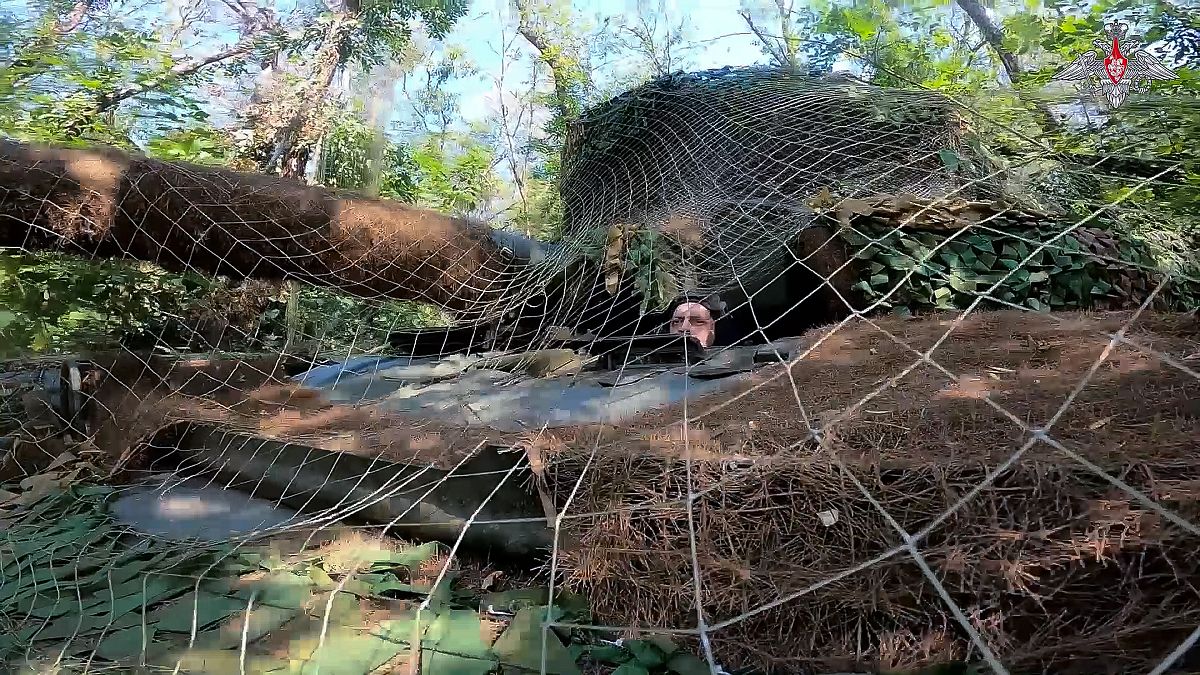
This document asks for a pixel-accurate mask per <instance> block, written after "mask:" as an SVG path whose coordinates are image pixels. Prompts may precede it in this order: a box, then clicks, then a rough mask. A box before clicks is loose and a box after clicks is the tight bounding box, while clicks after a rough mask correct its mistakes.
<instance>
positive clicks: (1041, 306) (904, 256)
mask: <svg viewBox="0 0 1200 675" xmlns="http://www.w3.org/2000/svg"><path fill="white" fill-rule="evenodd" d="M1061 231H1062V230H1061V228H1055V227H1052V226H1043V227H1040V228H1031V229H1027V230H1014V231H1011V232H1005V233H1003V234H1000V233H996V232H970V231H968V232H964V233H961V234H959V235H958V236H956V237H954V238H953V239H951V237H950V235H949V234H943V233H934V232H910V231H900V232H892V231H886V230H878V231H871V232H859V231H856V230H852V229H849V228H845V229H843V230H841V231H840V233H839V234H840V236H841V238H842V239H843V240H844V241H845V242H846V243H848V244H850V245H851V246H852V247H853V248H854V250H855V251H856V252H857V253H856V257H857V258H858V259H859V260H862V261H863V278H862V279H861V280H860V281H859V282H858V283H856V284H855V286H854V290H856V291H858V292H860V293H862V294H863V297H864V298H865V299H866V300H867V301H868V302H872V303H873V302H876V301H879V302H880V303H881V304H880V307H881V308H883V309H889V308H897V309H898V311H902V312H905V313H908V312H919V311H929V310H949V309H963V308H966V307H967V306H969V305H970V304H972V303H974V302H975V301H977V300H978V298H979V296H980V294H983V293H987V294H988V296H989V297H988V298H985V304H986V306H989V307H991V308H1000V307H1003V306H1009V307H1011V306H1020V307H1026V308H1030V309H1034V310H1038V311H1050V310H1072V309H1093V308H1106V307H1111V306H1121V305H1129V304H1135V305H1136V304H1139V303H1140V302H1141V301H1142V300H1143V299H1144V298H1145V297H1146V296H1147V294H1148V293H1149V291H1151V290H1152V288H1153V284H1154V283H1155V281H1156V279H1155V278H1154V276H1155V275H1153V274H1148V273H1147V270H1158V269H1161V265H1160V264H1159V263H1158V261H1157V260H1156V259H1155V257H1154V255H1153V253H1152V251H1151V250H1150V248H1149V247H1148V246H1146V245H1145V244H1142V243H1140V242H1137V241H1131V240H1124V241H1119V242H1118V252H1119V256H1117V257H1116V259H1115V260H1110V259H1106V258H1105V257H1101V256H1098V255H1096V254H1095V253H1094V252H1093V251H1091V250H1088V249H1087V248H1085V247H1084V246H1083V245H1082V244H1081V241H1080V240H1079V239H1078V238H1076V237H1074V236H1065V237H1061V238H1059V239H1055V237H1056V236H1058V235H1059V234H1060V233H1061ZM1052 240H1053V243H1052V244H1050V245H1049V246H1047V247H1046V248H1045V249H1044V250H1042V251H1038V252H1036V253H1035V250H1036V249H1037V248H1038V246H1039V245H1041V244H1042V243H1043V242H1051V241H1052ZM1027 258H1028V261H1027V260H1026V259H1027ZM1191 271H1192V274H1193V275H1195V273H1196V271H1197V270H1196V269H1193V270H1191ZM1195 279H1197V277H1195V276H1193V281H1190V282H1189V281H1181V282H1179V283H1177V284H1175V285H1172V286H1170V287H1168V288H1167V289H1166V291H1165V292H1164V293H1163V294H1162V295H1161V296H1160V297H1161V299H1162V301H1163V302H1162V303H1160V305H1159V306H1165V307H1168V308H1170V309H1174V310H1183V309H1189V308H1191V307H1195V306H1196V304H1197V302H1200V281H1197V280H1195ZM993 286H996V289H995V290H990V289H991V288H992V287H993ZM893 289H895V290H894V292H893Z"/></svg>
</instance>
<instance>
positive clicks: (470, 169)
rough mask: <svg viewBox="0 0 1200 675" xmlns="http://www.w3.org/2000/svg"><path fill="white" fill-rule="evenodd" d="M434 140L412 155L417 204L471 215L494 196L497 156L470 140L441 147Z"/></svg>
mask: <svg viewBox="0 0 1200 675" xmlns="http://www.w3.org/2000/svg"><path fill="white" fill-rule="evenodd" d="M438 140H439V139H434V138H431V139H430V140H429V141H428V142H426V143H424V144H423V145H421V146H420V147H418V148H417V149H416V150H415V151H414V152H413V156H412V157H413V163H414V164H415V165H416V175H417V181H416V182H417V186H418V188H417V194H416V200H415V201H416V202H417V203H419V204H422V205H425V206H429V207H431V208H434V209H437V210H439V211H445V212H449V213H460V214H470V213H473V212H475V211H477V210H479V209H482V208H483V207H484V206H485V205H486V203H487V202H488V200H489V199H490V198H491V197H492V195H493V194H495V189H496V183H497V179H496V177H495V174H494V173H492V166H493V165H494V163H495V152H494V150H492V148H490V147H488V146H487V145H484V144H482V143H478V142H476V141H475V140H474V139H472V138H470V137H469V136H465V135H462V136H457V137H456V138H454V139H453V141H452V143H445V144H441V143H439V142H438Z"/></svg>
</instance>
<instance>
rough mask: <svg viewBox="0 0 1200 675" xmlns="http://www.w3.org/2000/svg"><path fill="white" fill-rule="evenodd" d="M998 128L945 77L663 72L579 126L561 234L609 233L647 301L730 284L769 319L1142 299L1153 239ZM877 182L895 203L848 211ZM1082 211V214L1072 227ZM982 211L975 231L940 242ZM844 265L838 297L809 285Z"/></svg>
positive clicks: (1150, 278) (727, 290) (1179, 292)
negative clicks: (941, 82)
mask: <svg viewBox="0 0 1200 675" xmlns="http://www.w3.org/2000/svg"><path fill="white" fill-rule="evenodd" d="M996 131H997V126H996V124H995V122H994V121H991V120H990V119H989V118H988V117H987V116H986V115H979V114H977V113H975V112H973V111H971V110H969V109H967V108H964V107H963V106H962V105H960V104H959V103H956V102H953V101H951V100H950V99H948V98H946V97H944V96H942V95H940V94H938V93H934V92H929V91H903V90H895V89H884V88H880V87H875V86H872V85H869V84H865V83H862V82H859V81H856V80H854V79H853V78H850V77H846V76H833V77H825V78H813V77H806V76H800V75H796V74H793V73H789V72H783V71H779V70H774V69H770V68H748V69H747V68H740V69H728V68H727V69H722V70H718V71H708V72H702V73H691V74H685V75H674V76H670V77H666V78H663V79H660V80H657V81H654V82H651V83H649V84H646V85H644V86H642V87H639V88H637V89H635V90H632V91H630V92H628V93H625V94H623V95H621V96H618V97H616V98H614V99H612V100H611V101H609V102H607V103H605V104H603V105H600V106H598V107H596V108H595V109H593V110H591V111H589V112H588V113H586V114H585V115H584V116H583V117H582V119H580V120H579V121H578V123H577V124H576V125H575V126H574V128H573V129H572V133H571V134H570V136H569V138H568V143H567V147H566V148H565V150H564V152H563V179H562V186H561V194H562V199H563V203H564V210H565V231H566V235H565V240H566V241H567V242H578V241H589V240H591V241H595V240H596V238H597V237H600V236H601V235H602V234H603V233H605V232H608V233H609V235H608V240H607V243H608V252H607V253H606V254H605V256H606V260H608V259H611V258H614V257H618V258H622V260H621V264H620V265H613V264H611V263H610V264H609V269H610V270H611V269H613V268H617V269H620V270H621V271H622V272H624V273H627V274H629V275H631V276H636V277H637V278H638V281H639V284H638V288H639V290H642V291H643V292H646V293H648V294H649V295H651V296H652V297H651V298H650V300H651V302H650V304H655V303H661V302H662V301H664V300H667V299H669V298H671V297H673V296H675V295H678V294H680V293H683V292H691V293H695V294H696V295H706V294H708V293H712V292H720V293H723V294H726V295H729V296H730V297H732V298H734V299H735V300H734V302H735V303H745V304H748V305H749V304H753V305H756V309H757V313H758V314H759V315H762V314H765V315H767V316H768V318H774V315H776V314H778V313H780V312H781V311H784V310H783V309H781V308H782V307H784V306H788V305H791V304H794V303H795V302H797V300H798V299H799V298H797V297H795V296H796V295H800V296H802V297H806V296H808V295H810V294H816V295H817V296H819V297H817V298H815V301H814V302H813V303H810V304H809V305H807V307H806V308H805V309H806V311H807V312H808V313H809V314H812V315H816V316H817V317H819V318H821V319H831V318H836V317H840V316H843V315H844V314H846V313H847V312H848V311H849V309H850V308H851V307H852V308H854V309H870V310H878V309H885V310H886V309H889V308H892V307H901V308H904V309H905V310H909V311H921V310H928V309H948V308H953V307H964V306H966V305H967V304H968V303H969V302H970V301H972V300H973V299H974V297H975V295H974V294H973V293H972V292H971V291H974V290H975V287H976V286H978V290H980V291H983V290H985V289H987V288H990V287H991V286H992V285H993V284H997V285H998V286H999V291H998V292H996V293H994V296H995V299H996V300H998V301H999V302H1000V303H1001V304H1003V303H1007V304H1009V305H1022V306H1028V307H1031V308H1034V309H1044V308H1054V309H1072V308H1089V307H1093V306H1098V307H1112V306H1124V307H1131V306H1136V305H1138V304H1140V303H1141V301H1142V300H1143V299H1144V298H1145V297H1146V294H1147V293H1148V289H1149V288H1151V287H1153V285H1154V283H1155V281H1156V279H1157V278H1159V277H1156V274H1157V271H1158V268H1159V267H1161V266H1160V265H1158V264H1157V263H1156V261H1155V259H1154V256H1153V255H1152V252H1151V251H1150V249H1149V247H1148V246H1147V245H1146V244H1145V243H1144V242H1141V241H1135V240H1129V239H1127V238H1126V237H1125V236H1124V234H1116V233H1112V232H1110V229H1111V226H1113V225H1114V224H1115V223H1116V219H1115V218H1113V216H1112V214H1110V213H1106V212H1099V213H1095V214H1087V213H1085V214H1080V213H1078V212H1077V210H1076V211H1072V210H1071V207H1073V206H1077V204H1078V198H1079V196H1080V193H1086V192H1088V191H1094V192H1099V189H1098V188H1097V183H1096V181H1095V180H1092V177H1091V176H1090V174H1088V173H1087V171H1086V170H1084V171H1083V172H1082V174H1081V173H1080V172H1079V170H1078V168H1077V167H1076V168H1072V167H1071V166H1070V165H1069V163H1067V164H1064V163H1063V162H1062V161H1061V158H1055V157H1053V156H1050V155H1048V154H1046V153H1045V150H1044V149H1039V148H1037V147H1036V146H1031V147H1029V148H1026V150H1027V151H1028V152H1029V154H1030V157H1029V158H1028V159H1027V160H1026V161H1023V162H1022V163H1021V165H1015V166H1014V165H1010V164H1009V163H1007V162H1006V161H1005V160H1003V159H1002V158H1000V157H999V156H998V155H997V154H996V153H995V152H994V151H993V150H991V149H989V148H988V147H987V145H986V144H985V143H984V142H983V137H984V136H986V135H987V134H988V133H992V134H993V135H994V133H995V132H996ZM1039 153H1041V155H1040V156H1039ZM1035 160H1037V161H1041V162H1043V163H1045V162H1047V161H1048V164H1047V165H1048V166H1050V167H1053V168H1052V169H1051V170H1049V171H1042V172H1041V173H1038V174H1037V175H1035V176H1030V172H1029V167H1027V166H1024V164H1026V163H1030V162H1032V163H1034V164H1037V161H1035ZM1085 184H1086V185H1085ZM1064 186H1066V187H1064ZM1110 187H1111V186H1110ZM1090 196H1091V197H1093V198H1094V197H1096V196H1097V195H1096V194H1092V195H1090ZM863 200H867V201H869V202H872V203H874V204H875V205H877V206H878V205H880V204H881V202H885V203H890V205H891V206H895V201H899V202H901V203H900V206H899V208H880V209H876V210H875V213H874V216H875V217H873V218H858V219H857V220H856V222H855V223H854V224H853V227H851V226H850V225H851V224H850V223H849V222H847V216H856V215H858V216H861V215H863V214H864V213H867V214H870V211H869V210H867V211H864V210H863V204H862V201H863ZM914 202H915V203H916V208H913V207H912V204H913V203H914ZM821 211H825V212H828V213H829V214H830V215H831V216H833V215H835V214H836V217H830V218H822V217H820V216H819V215H818V212H821ZM1087 216H1090V217H1087ZM1085 217H1086V222H1084V223H1082V224H1083V225H1085V226H1086V227H1087V228H1088V229H1087V230H1085V231H1082V232H1078V233H1077V232H1075V231H1073V227H1072V226H1075V225H1076V223H1077V222H1078V221H1079V220H1081V219H1084V218H1085ZM810 229H816V230H817V231H815V232H806V231H807V230H810ZM968 229H969V230H970V234H971V235H972V239H973V240H974V241H973V242H967V241H965V239H966V237H963V238H960V239H958V240H957V241H954V242H953V243H951V244H947V245H948V246H949V248H950V249H951V250H947V251H942V250H940V249H941V248H942V246H939V244H941V243H942V242H943V241H945V240H946V239H947V238H950V236H951V235H954V236H957V234H955V233H958V232H960V231H963V230H968ZM614 230H615V232H614ZM919 231H925V233H924V234H921V235H920V236H919V237H918V236H914V235H913V233H915V232H919ZM931 232H932V233H937V234H936V235H934V234H931ZM802 233H804V234H802ZM1050 234H1052V235H1053V237H1051V236H1050ZM1048 238H1053V240H1054V241H1053V242H1052V247H1051V248H1050V250H1048V251H1047V252H1046V255H1047V257H1048V260H1047V261H1045V262H1046V263H1047V265H1046V266H1045V267H1038V268H1037V269H1031V270H1030V271H1031V272H1033V273H1034V276H1033V279H1034V281H1032V282H1030V281H1029V280H1028V279H1026V278H1025V275H1017V276H1016V277H1010V276H1009V275H1007V273H1008V272H1010V271H1011V270H1013V269H1014V268H1015V267H1017V266H1022V267H1024V266H1027V265H1028V263H1029V262H1030V261H1025V260H1024V255H1025V253H1028V251H1029V249H1028V248H1027V247H1024V246H1022V245H1021V242H1025V243H1028V242H1034V243H1041V242H1042V241H1045V240H1047V239H1048ZM831 239H833V240H834V241H833V242H832V243H827V242H829V241H830V240H831ZM1115 239H1120V240H1121V241H1120V242H1117V241H1115ZM614 241H615V242H616V244H614ZM617 245H619V247H618V246H617ZM1006 245H1007V250H1006ZM847 246H848V248H847ZM964 247H965V248H964ZM616 248H619V250H615V251H614V249H616ZM1023 249H1024V252H1022V250H1023ZM972 250H974V251H975V253H976V254H974V255H966V256H964V255H962V254H963V253H967V254H970V253H971V252H972ZM651 251H652V254H651V253H650V252H651ZM1005 253H1008V255H1005ZM979 254H983V255H979ZM947 255H949V256H950V257H949V258H947V257H946V256H947ZM964 258H965V259H964ZM1049 258H1057V259H1049ZM651 261H653V262H651ZM1032 262H1033V264H1034V265H1042V264H1043V261H1042V260H1041V259H1039V260H1036V261H1032ZM1085 267H1086V268H1087V270H1086V271H1083V272H1081V270H1083V269H1084V268H1085ZM913 269H916V270H917V273H916V279H915V280H914V279H909V278H906V279H905V281H904V283H903V284H902V286H904V288H902V289H901V291H900V293H899V295H898V296H897V295H896V294H895V293H893V294H892V295H893V296H894V297H890V298H887V299H882V298H881V297H880V296H881V295H883V294H885V293H886V292H887V291H890V290H891V289H893V288H895V287H896V285H897V282H898V278H897V274H895V273H897V272H898V273H899V276H904V277H911V276H912V275H909V274H908V272H909V271H910V270H913ZM834 271H838V272H841V274H839V275H838V277H837V278H838V283H834V284H833V287H834V289H836V291H837V296H838V297H833V294H831V293H830V291H829V289H828V288H827V289H824V290H816V289H815V288H814V287H815V286H819V285H821V284H822V283H823V282H824V281H825V280H827V279H830V275H831V273H833V272H834ZM1042 273H1045V274H1046V275H1047V277H1046V279H1044V280H1040V279H1041V277H1042ZM1039 280H1040V281H1039ZM764 286H765V287H767V288H765V289H764V288H763V287H764ZM968 286H969V287H970V290H969V291H967V292H965V293H960V291H964V288H965V287H968ZM1056 286H1061V288H1057V287H1056ZM939 288H941V289H942V290H937V289H939ZM935 290H936V291H937V292H938V295H937V296H934V295H933V293H934V291H935ZM1197 290H1200V289H1197V288H1195V287H1192V288H1189V289H1172V291H1171V292H1169V293H1168V294H1167V295H1164V296H1163V297H1162V298H1160V299H1159V305H1160V306H1162V307H1178V306H1180V305H1181V304H1185V301H1186V300H1190V299H1192V298H1193V297H1194V296H1195V295H1196V292H1197ZM781 295H782V296H785V297H782V298H781V297H779V296H781ZM746 298H749V301H747V300H746ZM847 304H849V305H850V307H847ZM759 318H760V320H761V321H764V322H765V321H766V320H767V319H764V318H763V317H761V316H760V317H759ZM801 323H802V322H801ZM791 325H795V322H792V323H791ZM809 325H811V324H809Z"/></svg>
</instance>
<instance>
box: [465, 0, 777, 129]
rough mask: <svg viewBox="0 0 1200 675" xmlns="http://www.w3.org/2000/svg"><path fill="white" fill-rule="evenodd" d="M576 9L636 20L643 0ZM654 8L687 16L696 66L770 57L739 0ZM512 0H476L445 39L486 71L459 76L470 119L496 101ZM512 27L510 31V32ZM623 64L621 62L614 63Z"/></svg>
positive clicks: (591, 3) (670, 0)
mask: <svg viewBox="0 0 1200 675" xmlns="http://www.w3.org/2000/svg"><path fill="white" fill-rule="evenodd" d="M572 4H573V7H574V8H575V10H576V12H578V13H579V14H580V15H582V16H584V17H591V18H592V19H593V21H594V22H595V17H597V16H599V15H602V14H603V15H607V16H613V15H616V17H617V19H616V20H617V21H620V20H622V19H623V20H624V21H626V22H630V23H631V24H632V23H633V22H636V20H637V15H638V5H639V3H638V2H634V1H633V0H576V1H575V2H573V3H572ZM646 4H648V6H649V8H650V9H653V10H655V11H656V12H658V13H659V14H660V15H661V16H662V17H663V22H664V23H665V24H666V25H675V24H677V23H678V22H679V21H680V19H684V20H685V21H686V28H685V30H686V34H685V37H686V39H687V41H688V43H689V44H690V49H689V50H688V54H689V58H690V61H689V63H690V64H691V65H693V66H694V67H695V68H698V69H704V68H719V67H721V66H727V65H730V66H740V65H749V64H752V63H763V62H765V57H764V56H763V53H762V51H761V50H760V49H759V48H758V47H757V46H756V45H755V42H754V39H753V36H752V35H751V34H750V33H749V31H748V30H747V29H746V26H745V23H744V22H743V20H742V18H741V17H740V16H738V13H737V12H738V9H739V8H740V2H738V0H732V1H728V2H716V1H714V0H704V1H701V2H689V1H688V0H683V1H682V2H677V1H675V0H663V1H661V2H660V1H659V0H646ZM509 12H510V11H509V8H508V3H507V2H506V1H505V0H476V1H475V2H474V4H473V6H472V8H471V11H470V13H469V14H468V15H467V16H466V17H464V18H463V19H461V20H460V21H459V23H458V24H457V25H456V26H455V29H454V31H453V32H452V33H451V34H450V35H448V36H447V37H446V39H445V41H444V42H445V44H447V45H459V46H462V47H464V48H465V50H466V53H467V55H468V57H469V58H470V59H471V61H473V62H474V63H475V64H476V65H477V66H478V67H479V69H480V71H481V72H482V75H481V76H480V77H478V78H471V79H468V80H464V81H460V82H458V83H457V84H456V86H455V87H454V89H455V90H456V91H458V92H459V93H460V94H461V95H462V110H463V113H464V116H465V117H467V118H468V119H480V118H482V117H484V116H485V115H486V114H487V113H488V112H491V110H492V109H494V106H495V103H494V101H495V98H496V82H495V77H496V73H499V72H500V66H501V63H500V61H501V56H500V54H501V49H502V45H503V44H504V42H505V38H506V37H507V38H509V39H511V38H512V33H511V26H512V25H513V22H512V21H511V19H510V17H511V15H510V13H509ZM505 27H508V31H509V32H508V34H507V36H506V34H505ZM514 46H515V47H517V48H519V49H521V51H522V53H525V54H531V53H532V51H531V49H532V48H531V47H529V45H528V44H526V43H524V42H523V41H521V40H517V41H515V43H514ZM608 65H609V66H610V67H612V66H617V67H619V66H620V65H621V64H620V63H609V64H608ZM509 67H510V68H513V67H515V68H517V71H516V72H513V71H510V73H509V75H508V77H512V78H513V79H514V80H521V79H524V78H526V77H528V69H526V68H523V67H521V66H520V65H519V64H511V63H510V66H509Z"/></svg>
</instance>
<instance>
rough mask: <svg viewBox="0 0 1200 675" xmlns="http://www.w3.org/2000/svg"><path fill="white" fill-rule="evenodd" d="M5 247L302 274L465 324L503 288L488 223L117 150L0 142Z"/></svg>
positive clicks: (247, 273) (266, 275)
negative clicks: (424, 306) (438, 310)
mask: <svg viewBox="0 0 1200 675" xmlns="http://www.w3.org/2000/svg"><path fill="white" fill-rule="evenodd" d="M0 223H2V225H0V246H5V247H14V248H17V247H19V248H21V249H23V250H26V251H47V250H63V251H66V252H69V253H74V254H79V255H84V256H88V257H91V258H108V259H111V258H126V259H133V260H143V261H147V262H152V263H156V264H159V265H161V266H162V267H164V268H167V269H170V270H173V271H189V270H190V271H197V272H200V273H203V274H207V275H224V276H228V277H231V278H235V279H242V278H257V279H271V280H282V279H296V280H299V281H303V282H306V283H309V284H313V285H317V286H325V287H331V288H337V289H340V290H343V291H346V292H349V293H353V294H355V295H359V296H362V297H369V298H391V299H408V300H423V301H427V302H431V303H433V304H436V305H440V306H441V307H443V308H445V309H447V310H449V311H452V312H457V313H459V314H460V316H463V318H468V317H476V316H479V315H480V314H483V313H487V311H488V309H489V308H491V307H494V306H495V305H493V304H492V303H493V302H495V301H497V300H501V299H504V298H505V297H506V296H507V294H506V292H505V291H506V290H507V289H508V283H507V282H508V281H511V278H510V277H509V270H510V267H509V258H508V256H507V255H505V254H504V253H503V252H501V250H500V249H499V247H498V246H497V245H496V244H495V243H494V241H493V239H492V237H491V235H490V231H489V229H488V228H487V227H486V226H484V225H480V224H477V223H473V222H470V221H467V220H463V219H459V218H452V217H450V216H446V215H443V214H440V213H436V212H433V211H428V210H425V209H420V208H417V207H413V206H409V205H406V204H401V203H399V202H391V201H387V200H375V199H365V198H360V197H354V196H347V195H339V194H335V193H333V192H331V191H329V190H325V189H323V188H319V187H312V186H307V185H304V184H303V183H301V182H299V181H294V180H288V179H280V178H274V177H270V176H262V175H256V174H244V173H237V172H233V171H228V170H225V169H216V168H210V167H200V166H192V165H185V164H169V163H166V162H160V161H156V160H151V159H147V158H144V157H139V156H130V155H126V154H124V153H122V152H120V151H117V150H112V149H104V150H96V151H88V150H73V149H61V148H46V147H35V146H29V145H25V144H22V143H17V142H13V141H7V140H5V141H0Z"/></svg>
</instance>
